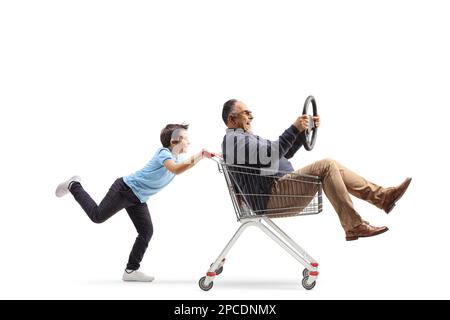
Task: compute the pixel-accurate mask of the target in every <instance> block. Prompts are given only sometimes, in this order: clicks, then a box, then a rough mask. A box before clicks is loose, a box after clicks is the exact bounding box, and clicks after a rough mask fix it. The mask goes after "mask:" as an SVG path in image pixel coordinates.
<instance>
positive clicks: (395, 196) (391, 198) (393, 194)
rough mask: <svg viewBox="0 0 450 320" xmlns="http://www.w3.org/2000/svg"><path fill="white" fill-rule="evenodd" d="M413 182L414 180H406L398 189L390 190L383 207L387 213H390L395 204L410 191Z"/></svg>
mask: <svg viewBox="0 0 450 320" xmlns="http://www.w3.org/2000/svg"><path fill="white" fill-rule="evenodd" d="M411 180H412V178H406V179H405V181H403V182H402V183H401V184H400V185H399V186H398V187H395V188H389V189H388V191H386V196H385V198H384V203H383V206H382V208H383V210H384V211H385V212H386V213H389V212H391V211H392V209H394V207H395V203H396V202H397V201H398V200H400V198H401V197H402V196H403V194H404V193H405V191H406V189H408V186H409V184H410V183H411Z"/></svg>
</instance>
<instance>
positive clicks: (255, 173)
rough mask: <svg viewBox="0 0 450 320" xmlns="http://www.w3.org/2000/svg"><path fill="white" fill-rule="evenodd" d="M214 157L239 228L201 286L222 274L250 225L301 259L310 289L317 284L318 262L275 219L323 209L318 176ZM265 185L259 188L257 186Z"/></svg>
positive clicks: (207, 287) (209, 285) (305, 283)
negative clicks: (234, 246) (232, 163)
mask: <svg viewBox="0 0 450 320" xmlns="http://www.w3.org/2000/svg"><path fill="white" fill-rule="evenodd" d="M211 159H213V160H214V161H215V162H216V163H217V166H218V169H219V172H221V173H223V175H224V177H225V181H226V183H227V187H228V190H229V193H230V197H231V200H232V203H233V207H234V210H235V213H236V217H237V220H238V222H240V223H241V225H240V227H239V228H238V230H237V231H236V233H235V234H234V236H233V237H232V238H231V240H230V241H229V242H228V244H227V245H226V246H225V248H224V249H223V251H222V252H221V253H220V255H219V257H218V258H217V259H216V260H215V262H214V263H212V264H211V266H210V268H209V270H208V272H207V273H206V276H205V277H202V278H201V279H200V280H199V282H198V283H199V286H200V288H201V289H202V290H204V291H209V290H210V289H211V288H212V287H213V284H214V279H215V277H216V276H218V275H219V274H221V273H222V271H223V266H224V264H225V257H226V255H227V254H228V252H229V251H230V250H231V248H232V247H233V245H234V244H235V243H236V241H237V240H238V238H239V237H240V236H241V234H242V233H243V232H244V231H245V230H246V229H247V228H248V227H250V226H255V227H258V228H259V229H261V230H262V231H263V232H264V233H265V234H267V235H268V236H269V237H270V238H271V239H272V240H274V241H275V242H276V243H278V244H279V245H280V246H281V247H282V248H283V249H284V250H286V251H287V252H288V253H289V254H290V255H291V256H293V257H294V258H295V259H296V260H297V261H298V262H300V263H301V264H302V265H303V266H304V267H305V269H304V270H303V280H302V285H303V287H304V288H305V289H307V290H311V289H312V288H314V286H315V285H316V279H317V276H318V275H319V272H318V271H317V270H318V267H319V264H318V263H317V261H316V260H315V259H313V258H312V257H311V256H310V255H309V254H308V253H307V252H306V251H305V250H303V249H302V248H301V247H300V246H299V245H298V244H297V243H296V242H295V241H294V240H292V239H291V238H290V237H289V236H288V235H287V234H286V233H285V232H283V230H281V229H280V228H279V227H278V226H277V225H276V224H275V223H274V222H273V221H272V218H283V217H293V216H304V215H311V214H317V213H320V212H321V211H322V182H321V180H320V179H319V178H318V177H316V176H311V175H304V174H297V173H282V172H279V171H277V172H275V171H270V170H265V169H261V168H254V167H245V166H239V165H229V164H226V163H225V162H224V161H223V160H222V159H221V158H220V157H218V156H216V155H214V157H213V158H211ZM261 185H262V186H263V188H262V189H260V190H257V189H256V187H255V186H261Z"/></svg>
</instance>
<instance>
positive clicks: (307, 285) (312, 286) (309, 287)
mask: <svg viewBox="0 0 450 320" xmlns="http://www.w3.org/2000/svg"><path fill="white" fill-rule="evenodd" d="M308 280H309V277H308V276H306V277H304V278H303V280H302V286H303V288H305V289H306V290H311V289H312V288H314V287H315V286H316V282H315V281H314V282H313V283H311V284H308Z"/></svg>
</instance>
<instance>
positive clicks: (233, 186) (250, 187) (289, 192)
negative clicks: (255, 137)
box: [218, 160, 322, 221]
mask: <svg viewBox="0 0 450 320" xmlns="http://www.w3.org/2000/svg"><path fill="white" fill-rule="evenodd" d="M218 166H219V171H220V172H222V173H223V174H224V177H225V180H226V182H227V187H228V191H229V193H230V197H231V199H232V202H233V206H234V210H235V212H236V217H237V219H238V221H239V220H241V219H247V218H255V217H261V216H267V217H269V218H281V217H290V216H300V215H311V214H318V213H320V212H322V182H321V180H320V178H319V177H317V176H312V175H306V174H299V173H296V172H280V171H272V170H267V169H263V168H255V167H247V166H239V165H230V164H226V163H225V162H224V161H223V160H221V161H220V162H218Z"/></svg>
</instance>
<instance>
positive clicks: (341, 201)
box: [267, 159, 386, 231]
mask: <svg viewBox="0 0 450 320" xmlns="http://www.w3.org/2000/svg"><path fill="white" fill-rule="evenodd" d="M298 174H307V175H315V176H318V177H319V178H320V179H321V180H322V187H323V191H324V192H325V195H326V196H327V198H328V200H330V202H331V204H332V206H333V208H334V210H335V211H336V212H337V214H338V216H339V220H340V222H341V225H342V227H343V228H344V230H345V231H348V230H351V229H353V228H355V227H357V226H359V225H360V224H361V223H362V222H363V220H362V218H361V216H360V215H359V214H358V213H357V212H356V210H355V209H354V207H353V202H352V200H351V198H350V194H352V195H353V196H355V197H357V198H359V199H362V200H365V201H368V202H369V203H372V204H373V205H375V206H377V207H378V208H380V209H381V207H382V204H383V201H384V196H385V192H386V189H385V188H382V187H380V186H378V185H376V184H374V183H372V182H370V181H367V180H366V179H364V178H362V177H361V176H359V175H357V174H356V173H354V172H353V171H351V170H349V169H347V168H345V167H344V166H342V165H341V164H339V163H338V162H336V161H335V160H333V159H324V160H320V161H317V162H314V163H312V164H310V165H308V166H306V167H304V168H302V169H300V170H297V171H295V172H294V174H286V175H285V176H283V177H282V178H280V179H279V180H278V181H277V182H276V183H275V184H274V186H273V188H272V196H271V197H270V198H269V201H268V203H267V209H269V210H268V212H276V209H277V208H289V207H305V206H307V205H308V203H310V202H311V200H312V199H313V197H314V195H315V194H316V192H317V186H315V185H313V184H310V183H295V184H293V183H292V179H301V177H300V176H298ZM293 185H295V187H294V188H293ZM292 192H295V193H296V194H299V195H302V196H303V197H298V198H297V197H289V196H287V197H286V196H285V197H283V195H286V194H291V193H292ZM299 211H300V210H299Z"/></svg>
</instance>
